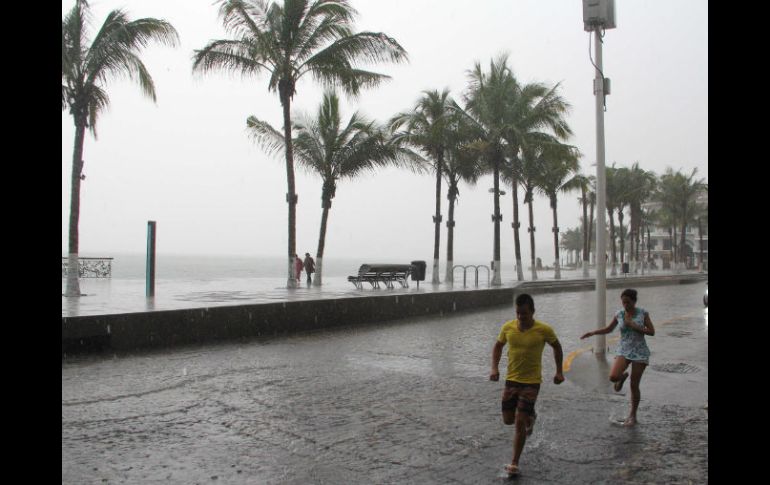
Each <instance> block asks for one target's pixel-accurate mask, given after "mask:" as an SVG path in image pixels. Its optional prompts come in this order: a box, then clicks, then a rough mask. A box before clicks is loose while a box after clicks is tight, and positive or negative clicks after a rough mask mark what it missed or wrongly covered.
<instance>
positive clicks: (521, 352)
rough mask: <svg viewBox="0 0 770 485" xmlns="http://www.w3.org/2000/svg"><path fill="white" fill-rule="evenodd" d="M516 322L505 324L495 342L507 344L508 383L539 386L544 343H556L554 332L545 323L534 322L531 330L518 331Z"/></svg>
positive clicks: (541, 376) (541, 377) (506, 377)
mask: <svg viewBox="0 0 770 485" xmlns="http://www.w3.org/2000/svg"><path fill="white" fill-rule="evenodd" d="M518 322H519V321H518V320H511V321H509V322H505V324H504V325H503V328H502V329H501V330H500V335H498V337H497V341H498V342H500V343H501V344H508V373H507V374H506V376H505V379H506V380H508V381H516V382H523V383H525V384H539V383H541V382H542V381H543V375H542V368H543V365H542V360H543V347H544V346H545V343H546V342H548V343H549V344H553V343H554V342H556V340H557V338H556V332H554V331H553V329H552V328H551V327H550V326H549V325H548V324H546V323H543V322H541V321H538V320H535V324H534V325H532V328H530V329H529V330H526V331H524V332H522V331H520V330H519V325H518Z"/></svg>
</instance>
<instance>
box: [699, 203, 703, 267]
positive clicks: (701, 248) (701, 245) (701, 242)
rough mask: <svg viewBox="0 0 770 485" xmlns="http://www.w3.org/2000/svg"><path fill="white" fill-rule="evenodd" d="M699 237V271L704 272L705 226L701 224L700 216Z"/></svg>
mask: <svg viewBox="0 0 770 485" xmlns="http://www.w3.org/2000/svg"><path fill="white" fill-rule="evenodd" d="M698 238H699V239H700V244H699V245H698V246H699V248H698V249H699V252H700V262H699V263H698V271H699V272H700V273H702V272H703V226H702V225H701V221H700V217H698Z"/></svg>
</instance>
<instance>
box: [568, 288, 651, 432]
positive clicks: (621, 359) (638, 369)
mask: <svg viewBox="0 0 770 485" xmlns="http://www.w3.org/2000/svg"><path fill="white" fill-rule="evenodd" d="M636 298H637V291H636V290H632V289H627V290H624V291H623V293H621V294H620V301H621V303H622V304H623V309H622V310H619V311H618V313H617V314H615V316H614V317H613V319H612V321H611V322H610V323H609V325H607V326H606V327H604V328H601V329H599V330H594V331H593V332H588V333H586V334H584V335H583V336H582V337H580V339H581V340H582V339H584V338H588V337H593V336H594V335H603V334H607V333H610V332H612V331H613V330H614V329H615V327H616V326H617V325H618V323H620V343H618V348H617V351H616V352H615V353H616V354H617V357H615V362H614V363H613V364H612V370H610V381H612V382H613V383H614V385H613V387H614V389H615V392H620V390H621V389H623V383H624V382H626V379H627V378H628V372H626V369H627V368H628V365H629V364H630V365H631V412H630V413H629V414H628V418H626V420H625V421H624V422H623V425H624V426H634V425H635V424H636V410H637V408H638V407H639V400H640V399H641V398H642V394H641V392H640V391H639V383H640V382H641V381H642V374H643V373H644V369H645V368H646V367H647V365H649V363H650V349H649V348H648V347H647V342H646V341H645V340H644V336H645V335H649V336H650V337H652V336H653V335H655V327H654V326H653V325H652V320H650V314H649V312H647V310H645V309H644V308H640V307H637V306H636Z"/></svg>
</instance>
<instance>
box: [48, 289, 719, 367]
mask: <svg viewBox="0 0 770 485" xmlns="http://www.w3.org/2000/svg"><path fill="white" fill-rule="evenodd" d="M705 279H707V276H706V275H692V274H689V275H673V276H650V277H629V278H612V279H608V280H607V286H608V287H609V288H619V287H625V288H629V287H630V288H633V287H638V286H650V285H660V284H680V283H694V282H697V281H702V280H705ZM594 285H595V282H594V281H593V280H566V281H561V280H560V281H557V280H546V281H543V280H541V281H531V282H522V283H521V284H520V285H518V286H517V287H516V288H497V289H483V290H458V291H444V292H435V293H415V294H403V293H402V294H394V295H387V294H386V295H383V294H375V295H372V296H366V297H355V298H333V299H331V298H330V299H325V300H312V301H291V302H288V301H287V302H281V303H265V304H252V305H238V306H219V307H212V308H194V309H185V310H167V311H154V312H137V313H124V314H116V315H94V316H80V317H62V356H65V355H66V354H73V353H82V352H92V351H102V350H135V349H146V348H155V347H171V346H175V345H185V344H200V343H206V342H214V341H221V340H235V339H244V338H255V337H272V336H276V335H282V334H290V333H297V332H303V331H311V330H317V329H320V328H333V327H340V326H350V325H365V324H371V323H375V322H381V321H384V320H395V319H399V318H406V317H414V316H420V315H435V314H443V313H452V312H457V311H464V310H471V309H475V308H483V307H490V306H496V305H513V301H514V297H515V295H516V294H519V293H531V294H537V293H548V292H555V291H591V290H593V288H594Z"/></svg>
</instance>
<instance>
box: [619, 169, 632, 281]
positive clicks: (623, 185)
mask: <svg viewBox="0 0 770 485" xmlns="http://www.w3.org/2000/svg"><path fill="white" fill-rule="evenodd" d="M629 188H630V175H629V170H628V168H626V167H619V168H618V169H617V170H616V172H615V190H616V195H617V198H616V199H615V206H616V209H617V211H618V225H619V226H620V227H619V235H620V237H619V240H620V266H621V268H622V267H623V266H624V264H623V263H624V262H625V251H626V245H625V242H626V231H625V229H624V228H623V216H624V215H625V211H626V206H627V205H628V203H629V197H628V194H629Z"/></svg>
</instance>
